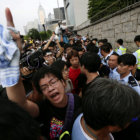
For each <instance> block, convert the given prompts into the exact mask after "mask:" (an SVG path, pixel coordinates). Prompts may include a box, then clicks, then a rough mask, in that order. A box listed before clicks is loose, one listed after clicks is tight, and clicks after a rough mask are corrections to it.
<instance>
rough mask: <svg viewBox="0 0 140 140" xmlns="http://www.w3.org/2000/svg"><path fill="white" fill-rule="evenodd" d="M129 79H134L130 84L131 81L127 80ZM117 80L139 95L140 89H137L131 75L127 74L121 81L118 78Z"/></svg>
mask: <svg viewBox="0 0 140 140" xmlns="http://www.w3.org/2000/svg"><path fill="white" fill-rule="evenodd" d="M130 77H132V78H133V79H134V80H133V83H132V84H131V81H130V79H129V78H130ZM117 80H118V81H119V82H121V83H122V84H125V85H129V86H130V87H132V88H133V89H134V90H135V91H136V92H137V93H138V94H139V95H140V87H139V84H138V81H137V80H136V79H135V78H134V77H133V76H132V74H131V73H129V74H128V75H127V76H126V77H124V78H123V79H120V77H118V79H117Z"/></svg>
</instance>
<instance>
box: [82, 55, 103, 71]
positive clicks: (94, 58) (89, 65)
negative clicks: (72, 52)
mask: <svg viewBox="0 0 140 140" xmlns="http://www.w3.org/2000/svg"><path fill="white" fill-rule="evenodd" d="M80 63H81V72H82V73H84V71H85V70H87V71H88V72H90V73H94V72H97V71H98V69H99V67H100V65H101V59H100V57H99V56H98V55H97V54H96V53H91V52H86V53H84V54H83V56H82V57H81V59H80Z"/></svg>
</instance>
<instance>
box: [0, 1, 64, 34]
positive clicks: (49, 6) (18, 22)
mask: <svg viewBox="0 0 140 140" xmlns="http://www.w3.org/2000/svg"><path fill="white" fill-rule="evenodd" d="M58 1H59V7H63V6H64V4H63V0H58ZM39 3H40V4H41V5H42V6H43V8H44V10H45V13H46V16H47V15H48V14H49V13H50V12H51V13H53V8H57V7H58V4H57V0H0V24H3V25H4V26H5V25H6V19H5V8H6V7H9V8H10V9H11V12H12V15H13V18H14V23H15V26H16V28H17V29H18V30H20V32H21V34H24V30H23V26H25V25H26V24H27V22H28V21H33V20H34V19H37V18H38V7H39Z"/></svg>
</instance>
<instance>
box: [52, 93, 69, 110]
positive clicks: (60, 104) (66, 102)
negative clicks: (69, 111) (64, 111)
mask: <svg viewBox="0 0 140 140" xmlns="http://www.w3.org/2000/svg"><path fill="white" fill-rule="evenodd" d="M67 104H68V96H67V95H66V94H64V98H63V100H62V102H61V103H59V104H53V105H54V106H55V107H58V108H64V107H66V106H67Z"/></svg>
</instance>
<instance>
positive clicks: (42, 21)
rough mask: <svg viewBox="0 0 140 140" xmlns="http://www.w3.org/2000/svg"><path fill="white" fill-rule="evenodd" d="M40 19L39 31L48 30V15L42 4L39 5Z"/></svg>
mask: <svg viewBox="0 0 140 140" xmlns="http://www.w3.org/2000/svg"><path fill="white" fill-rule="evenodd" d="M38 18H39V24H40V25H39V31H43V30H46V14H45V10H44V8H43V7H42V5H41V4H40V5H39V8H38Z"/></svg>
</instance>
